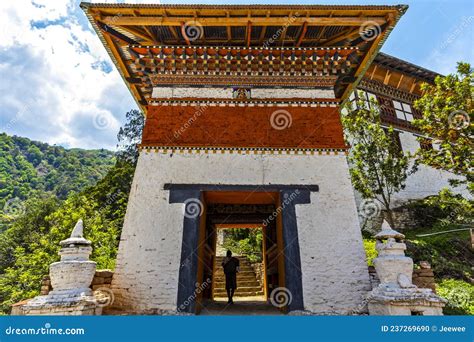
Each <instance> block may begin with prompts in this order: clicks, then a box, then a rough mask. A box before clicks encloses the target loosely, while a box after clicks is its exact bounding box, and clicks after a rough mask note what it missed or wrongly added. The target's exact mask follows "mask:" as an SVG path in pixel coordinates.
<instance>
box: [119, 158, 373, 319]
mask: <svg viewBox="0 0 474 342" xmlns="http://www.w3.org/2000/svg"><path fill="white" fill-rule="evenodd" d="M165 183H174V184H179V183H181V184H194V183H196V184H197V183H207V184H229V185H232V184H243V185H260V184H297V185H304V184H317V185H319V188H320V190H319V192H316V193H312V194H311V203H310V204H300V205H297V206H296V215H297V222H298V223H297V224H298V237H299V243H300V253H301V267H302V276H303V296H304V305H305V309H307V310H311V311H315V312H318V313H328V312H331V313H340V314H345V313H347V312H349V311H350V310H353V309H357V308H358V306H359V305H360V304H361V303H362V301H363V297H364V296H365V295H366V293H367V291H369V290H370V285H369V277H368V272H367V264H366V261H365V252H364V250H363V245H362V237H361V233H360V228H359V224H358V220H357V212H356V206H355V202H354V195H353V191H352V187H351V183H350V180H349V174H348V168H347V163H346V158H345V156H344V155H321V156H318V155H269V154H266V155H260V154H259V155H255V154H237V153H234V154H230V153H228V152H226V153H225V154H221V153H217V154H213V153H210V154H205V153H203V152H201V153H200V154H197V153H183V154H181V153H175V154H164V153H160V152H147V151H142V152H141V153H140V157H139V161H138V165H137V169H136V172H135V178H134V181H133V185H132V190H131V193H130V199H129V204H128V208H127V213H126V217H125V223H124V227H123V232H122V236H121V242H120V247H119V252H118V258H117V265H116V270H115V275H114V279H113V289H114V291H115V293H116V296H117V300H118V303H117V304H118V305H125V306H126V307H128V308H129V309H132V310H134V311H135V312H145V311H146V310H150V309H157V308H158V309H164V310H175V309H176V300H177V289H178V276H179V267H180V256H181V239H182V225H183V212H182V204H169V197H168V196H169V194H168V192H167V191H165V190H163V185H164V184H165Z"/></svg>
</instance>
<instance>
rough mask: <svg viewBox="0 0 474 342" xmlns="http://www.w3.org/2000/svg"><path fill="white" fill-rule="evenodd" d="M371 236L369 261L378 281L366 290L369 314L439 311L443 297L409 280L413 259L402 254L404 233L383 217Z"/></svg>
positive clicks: (428, 313)
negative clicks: (372, 255) (374, 251)
mask: <svg viewBox="0 0 474 342" xmlns="http://www.w3.org/2000/svg"><path fill="white" fill-rule="evenodd" d="M375 238H376V239H377V242H376V245H375V248H376V249H377V251H378V256H377V258H375V259H374V261H373V262H374V266H375V270H376V272H377V275H378V277H379V279H380V284H379V286H378V287H376V288H375V289H373V290H372V292H370V294H369V297H368V306H369V314H370V315H442V314H443V307H444V305H445V304H446V301H445V300H444V299H442V298H441V297H439V296H437V295H436V294H435V293H433V291H432V290H431V289H421V288H418V287H416V286H415V285H414V284H413V283H412V275H413V260H412V259H411V258H409V257H407V256H405V250H406V244H405V243H403V239H404V238H405V235H403V234H401V233H399V232H397V231H395V230H393V229H392V228H391V227H390V225H389V224H388V222H387V221H384V222H383V224H382V231H381V232H380V233H378V234H377V235H375Z"/></svg>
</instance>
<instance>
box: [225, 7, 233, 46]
mask: <svg viewBox="0 0 474 342" xmlns="http://www.w3.org/2000/svg"><path fill="white" fill-rule="evenodd" d="M226 16H227V18H230V13H229V12H226ZM226 31H227V41H228V42H230V41H231V40H232V29H231V27H230V26H229V25H227V26H226Z"/></svg>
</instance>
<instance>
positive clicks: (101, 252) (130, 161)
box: [0, 110, 143, 315]
mask: <svg viewBox="0 0 474 342" xmlns="http://www.w3.org/2000/svg"><path fill="white" fill-rule="evenodd" d="M127 120H128V121H127V124H126V125H125V126H124V127H123V128H121V129H120V131H119V133H118V142H119V144H120V146H121V149H120V150H119V151H118V152H117V153H116V154H115V155H113V154H112V153H111V152H108V151H105V150H100V151H85V150H65V149H63V148H61V147H52V146H48V145H46V144H41V143H36V142H31V141H29V140H28V139H24V138H10V137H7V136H5V135H2V136H1V137H2V157H1V158H2V171H1V172H2V177H5V178H6V179H7V181H6V182H4V184H5V188H3V187H2V189H12V190H10V192H6V193H7V194H11V193H12V192H11V191H13V194H15V195H16V196H20V194H22V196H24V197H22V198H27V199H26V200H25V201H24V202H22V203H21V205H22V206H21V210H18V211H17V212H16V214H15V217H14V218H13V219H12V221H11V222H10V224H9V225H8V227H7V229H6V230H5V231H4V232H1V231H0V315H1V314H2V313H8V312H9V311H10V308H11V305H12V304H13V303H16V302H18V301H20V300H23V299H26V298H32V297H34V296H35V295H37V294H38V293H39V284H40V281H41V278H42V277H43V276H44V275H45V274H48V268H49V265H50V264H51V263H52V262H54V261H58V259H59V256H58V251H59V242H60V241H61V240H64V239H65V238H67V237H68V236H69V235H70V234H71V230H72V228H73V227H74V225H75V223H76V221H77V220H78V219H79V218H82V219H83V220H84V230H85V231H84V235H85V236H86V237H87V239H89V240H91V241H92V245H93V247H94V248H93V253H92V255H91V259H92V260H94V261H96V262H97V267H98V268H112V269H113V268H114V264H115V258H116V254H117V247H118V242H119V239H120V231H121V229H122V224H123V218H124V215H125V209H126V205H127V201H128V194H129V191H130V186H131V182H132V177H133V172H134V169H135V164H136V159H137V155H138V152H137V148H136V143H137V142H139V141H140V139H141V131H142V128H143V115H142V114H141V113H140V112H138V111H136V110H132V111H130V112H128V113H127ZM28 144H29V145H28ZM20 146H22V147H20ZM38 150H39V152H38ZM5 151H13V152H10V153H8V152H5ZM28 151H29V152H28ZM11 153H13V154H14V155H13V157H11ZM8 165H11V166H10V167H9V168H8ZM38 165H44V170H45V171H44V172H38V169H37V167H38ZM54 165H55V166H56V168H54V167H52V166H54ZM4 169H6V170H11V171H4ZM42 170H43V168H42ZM13 173H16V175H17V176H14V175H13ZM38 173H39V175H38ZM4 174H5V175H4ZM49 174H51V175H50V176H48V175H49ZM17 178H18V179H17ZM12 180H14V183H13V184H15V185H13V186H10V184H12V182H13V181H12ZM2 186H3V185H2ZM17 188H18V189H17ZM66 189H68V190H66ZM20 190H22V191H23V192H21V191H20ZM71 190H72V191H71ZM15 191H16V192H15ZM63 191H64V192H63ZM28 193H29V195H28ZM32 194H35V196H33V195H32ZM10 196H11V195H10ZM64 197H66V198H65V199H64ZM9 198H11V197H9ZM3 199H5V197H3Z"/></svg>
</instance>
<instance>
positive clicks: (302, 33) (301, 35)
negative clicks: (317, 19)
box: [296, 21, 308, 47]
mask: <svg viewBox="0 0 474 342" xmlns="http://www.w3.org/2000/svg"><path fill="white" fill-rule="evenodd" d="M307 29H308V22H307V21H305V22H304V23H303V28H302V29H301V33H300V36H299V37H298V41H297V42H296V47H299V46H300V45H301V42H302V41H303V38H304V35H305V34H306V30H307Z"/></svg>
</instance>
